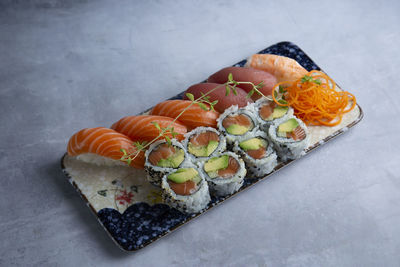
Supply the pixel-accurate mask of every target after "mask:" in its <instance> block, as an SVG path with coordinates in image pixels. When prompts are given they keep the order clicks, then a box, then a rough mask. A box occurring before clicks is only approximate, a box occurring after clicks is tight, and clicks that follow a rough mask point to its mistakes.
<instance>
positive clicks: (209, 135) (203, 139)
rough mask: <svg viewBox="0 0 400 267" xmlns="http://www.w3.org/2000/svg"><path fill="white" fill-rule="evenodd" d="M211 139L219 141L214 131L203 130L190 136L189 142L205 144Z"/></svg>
mask: <svg viewBox="0 0 400 267" xmlns="http://www.w3.org/2000/svg"><path fill="white" fill-rule="evenodd" d="M211 141H219V137H218V135H217V134H216V133H214V132H209V131H207V132H203V133H199V134H196V135H194V136H192V137H191V138H190V140H189V142H190V143H191V144H192V145H194V146H207V145H208V144H209V143H210V142H211Z"/></svg>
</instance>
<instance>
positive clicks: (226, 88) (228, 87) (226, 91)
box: [225, 85, 231, 96]
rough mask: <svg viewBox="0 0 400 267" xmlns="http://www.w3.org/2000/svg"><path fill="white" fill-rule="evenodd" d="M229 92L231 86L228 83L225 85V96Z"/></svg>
mask: <svg viewBox="0 0 400 267" xmlns="http://www.w3.org/2000/svg"><path fill="white" fill-rule="evenodd" d="M230 93H231V87H230V86H229V85H225V96H228V95H229V94H230Z"/></svg>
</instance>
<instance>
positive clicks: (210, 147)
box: [183, 127, 226, 161]
mask: <svg viewBox="0 0 400 267" xmlns="http://www.w3.org/2000/svg"><path fill="white" fill-rule="evenodd" d="M183 145H184V147H185V148H186V151H187V154H188V155H189V157H190V158H191V159H192V161H196V160H205V159H207V158H208V157H210V156H213V155H215V154H216V153H219V152H222V151H224V150H225V149H226V140H225V136H223V135H222V134H221V133H219V132H218V131H217V130H215V129H214V128H211V127H198V128H196V129H195V130H193V131H191V132H189V133H187V134H186V138H185V140H184V141H183Z"/></svg>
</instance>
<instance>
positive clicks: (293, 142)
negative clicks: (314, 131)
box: [268, 116, 310, 161]
mask: <svg viewBox="0 0 400 267" xmlns="http://www.w3.org/2000/svg"><path fill="white" fill-rule="evenodd" d="M268 136H269V138H270V140H271V141H272V142H273V144H274V147H275V150H276V153H277V154H278V157H279V158H280V159H281V160H282V161H286V160H288V159H297V158H299V157H301V156H302V155H304V153H305V152H304V150H305V149H306V148H307V147H308V145H309V141H310V135H309V133H308V129H307V126H306V125H305V124H304V123H303V122H302V121H301V120H300V119H298V118H296V117H294V116H293V117H290V118H287V119H286V120H285V121H283V122H279V123H275V124H273V125H271V126H270V127H269V129H268Z"/></svg>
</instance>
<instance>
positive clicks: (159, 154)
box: [149, 144, 176, 166]
mask: <svg viewBox="0 0 400 267" xmlns="http://www.w3.org/2000/svg"><path fill="white" fill-rule="evenodd" d="M175 152H176V149H175V147H174V146H169V145H168V144H162V145H160V146H158V147H157V149H155V150H153V151H151V153H150V155H149V161H150V163H151V164H153V165H154V166H157V163H158V162H159V161H160V160H161V159H167V158H169V157H170V156H172V155H173V154H174V153H175Z"/></svg>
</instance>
